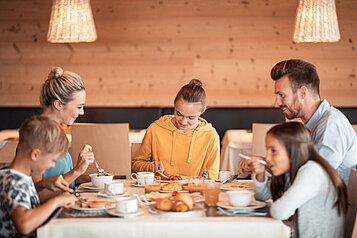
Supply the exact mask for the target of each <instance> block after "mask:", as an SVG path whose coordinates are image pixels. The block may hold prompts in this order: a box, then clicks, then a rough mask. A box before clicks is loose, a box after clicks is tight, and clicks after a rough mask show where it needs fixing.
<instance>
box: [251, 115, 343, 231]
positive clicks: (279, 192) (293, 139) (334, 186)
mask: <svg viewBox="0 0 357 238" xmlns="http://www.w3.org/2000/svg"><path fill="white" fill-rule="evenodd" d="M265 144H266V158H265V160H266V162H267V167H268V170H270V171H269V172H271V174H272V177H271V181H270V186H269V182H268V177H267V175H266V174H265V170H266V167H265V166H264V165H262V164H261V163H259V162H258V161H257V159H258V158H259V159H262V158H260V157H257V156H252V158H253V159H252V161H251V162H250V166H251V168H252V170H253V171H254V173H255V176H254V189H255V193H256V194H255V196H256V199H258V200H263V201H265V200H268V199H270V198H272V200H273V203H272V205H271V207H270V213H271V215H272V217H274V218H276V219H279V220H287V219H289V218H291V220H292V221H293V224H294V228H295V234H296V236H297V237H324V238H325V237H331V238H332V237H333V238H336V237H342V236H343V223H344V216H345V214H346V212H347V207H348V202H347V189H346V186H345V184H344V182H343V180H342V179H341V177H340V176H339V175H338V174H337V172H336V171H335V170H334V169H333V168H332V167H331V165H330V164H329V163H328V162H327V161H326V160H325V159H323V158H322V157H321V156H320V155H319V154H318V153H317V151H316V150H315V148H314V144H313V142H312V140H311V136H310V133H309V131H308V129H307V128H306V127H305V126H304V125H303V124H301V123H299V122H289V123H284V124H280V125H277V126H274V127H273V128H271V129H270V130H269V131H268V132H267V135H266V138H265Z"/></svg>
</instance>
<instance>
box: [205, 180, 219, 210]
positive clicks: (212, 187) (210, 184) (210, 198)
mask: <svg viewBox="0 0 357 238" xmlns="http://www.w3.org/2000/svg"><path fill="white" fill-rule="evenodd" d="M220 191H221V184H220V183H217V182H216V181H214V180H205V181H204V182H203V195H204V197H205V203H206V204H207V206H216V203H217V202H218V199H219V193H220Z"/></svg>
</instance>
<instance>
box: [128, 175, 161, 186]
mask: <svg viewBox="0 0 357 238" xmlns="http://www.w3.org/2000/svg"><path fill="white" fill-rule="evenodd" d="M130 178H131V179H132V180H135V181H136V183H137V184H139V185H150V184H153V183H154V178H155V174H154V173H152V172H137V173H132V174H131V176H130Z"/></svg>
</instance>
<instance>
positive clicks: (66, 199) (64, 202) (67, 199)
mask: <svg viewBox="0 0 357 238" xmlns="http://www.w3.org/2000/svg"><path fill="white" fill-rule="evenodd" d="M57 201H58V207H64V208H70V207H73V205H74V203H75V202H76V201H77V198H76V197H75V196H73V195H71V194H69V193H62V194H61V195H59V196H58V197H57Z"/></svg>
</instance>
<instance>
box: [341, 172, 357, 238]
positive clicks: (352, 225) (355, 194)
mask: <svg viewBox="0 0 357 238" xmlns="http://www.w3.org/2000/svg"><path fill="white" fill-rule="evenodd" d="M347 192H348V202H349V203H350V207H349V209H348V212H347V216H346V218H345V229H344V231H345V234H344V237H345V238H351V237H357V227H356V222H357V219H356V210H357V170H356V169H352V170H351V174H350V179H349V182H348V186H347ZM352 231H353V234H354V235H353V236H352Z"/></svg>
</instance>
